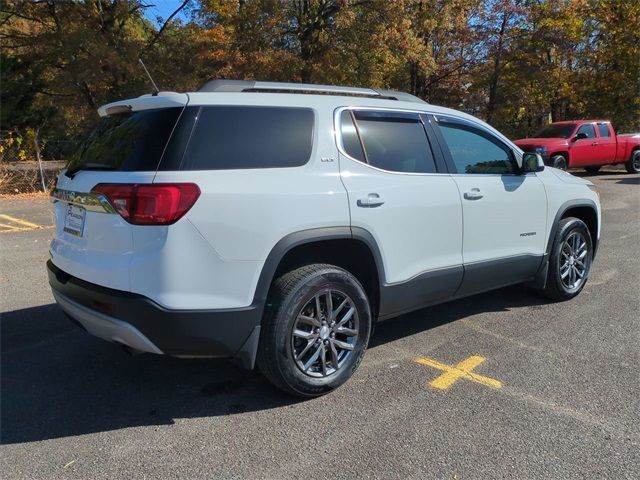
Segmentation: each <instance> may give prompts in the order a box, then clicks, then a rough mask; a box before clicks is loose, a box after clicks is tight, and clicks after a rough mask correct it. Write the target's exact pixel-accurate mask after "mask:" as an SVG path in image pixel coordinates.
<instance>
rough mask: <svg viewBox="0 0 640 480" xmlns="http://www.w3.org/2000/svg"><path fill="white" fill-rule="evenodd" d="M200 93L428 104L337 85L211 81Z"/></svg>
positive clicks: (410, 97) (405, 95) (392, 93)
mask: <svg viewBox="0 0 640 480" xmlns="http://www.w3.org/2000/svg"><path fill="white" fill-rule="evenodd" d="M198 92H265V93H266V92H270V93H301V94H304V93H307V94H324V95H346V96H354V97H370V98H379V99H381V100H382V99H384V100H400V101H403V102H414V103H426V102H425V101H424V100H421V99H420V98H418V97H416V96H414V95H411V94H409V93H405V92H396V91H393V90H374V89H373V88H358V87H342V86H336V85H316V84H313V83H284V82H257V81H254V80H209V81H208V82H206V83H204V85H202V86H201V87H200V88H199V89H198Z"/></svg>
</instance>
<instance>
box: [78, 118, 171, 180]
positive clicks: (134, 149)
mask: <svg viewBox="0 0 640 480" xmlns="http://www.w3.org/2000/svg"><path fill="white" fill-rule="evenodd" d="M182 109H183V108H182V107H171V108H160V109H153V110H140V111H137V112H131V113H121V114H117V115H110V116H107V117H102V118H101V119H100V122H99V123H98V126H97V127H96V128H95V129H94V130H93V131H92V132H91V133H90V134H89V136H88V137H87V139H86V140H85V141H84V142H83V143H82V144H81V145H80V148H79V149H78V150H77V151H76V153H75V154H74V155H73V156H72V157H71V160H70V161H69V164H68V165H67V169H68V171H77V170H121V171H134V170H135V171H155V170H156V169H157V167H158V163H159V162H160V157H161V156H162V152H163V151H164V147H165V145H166V144H167V141H168V140H169V137H170V136H171V132H172V130H173V127H174V126H175V124H176V121H177V120H178V117H179V116H180V112H181V111H182Z"/></svg>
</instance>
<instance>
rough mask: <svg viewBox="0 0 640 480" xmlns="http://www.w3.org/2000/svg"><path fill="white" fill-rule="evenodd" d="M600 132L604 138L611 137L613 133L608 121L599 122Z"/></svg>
mask: <svg viewBox="0 0 640 480" xmlns="http://www.w3.org/2000/svg"><path fill="white" fill-rule="evenodd" d="M598 133H599V134H600V137H602V138H604V137H610V136H611V134H610V133H609V125H608V124H606V123H599V124H598Z"/></svg>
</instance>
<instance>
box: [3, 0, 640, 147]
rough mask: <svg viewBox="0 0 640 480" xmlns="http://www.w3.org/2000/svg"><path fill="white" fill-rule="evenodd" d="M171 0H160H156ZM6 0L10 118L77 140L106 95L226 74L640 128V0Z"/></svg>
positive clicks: (504, 122) (477, 111) (497, 120)
mask: <svg viewBox="0 0 640 480" xmlns="http://www.w3.org/2000/svg"><path fill="white" fill-rule="evenodd" d="M156 1H160V0H156ZM178 7H179V9H180V10H179V12H176V15H175V16H174V17H173V18H171V19H169V20H168V21H165V20H166V19H164V20H163V21H160V22H155V21H153V19H149V18H148V15H147V14H146V13H145V11H146V9H148V8H149V7H148V6H147V3H145V1H140V0H86V1H83V2H71V1H59V0H48V1H46V0H40V1H38V0H31V1H26V0H25V1H21V0H13V1H11V0H8V1H4V2H2V3H0V41H1V45H2V54H1V55H2V57H1V61H2V64H1V72H2V82H1V94H2V115H1V119H0V121H1V126H0V129H1V130H4V131H6V130H11V131H25V130H29V131H35V132H38V134H39V135H40V137H41V138H43V139H63V138H64V139H71V140H73V139H76V138H77V137H78V136H81V135H83V134H84V133H85V132H86V130H87V129H88V128H90V127H91V126H92V125H93V124H94V123H95V121H96V120H97V114H96V112H95V109H96V107H97V106H99V105H101V104H103V103H105V102H108V101H111V100H115V99H121V98H127V97H132V96H137V95H140V94H142V93H148V92H149V91H150V85H149V83H148V80H147V78H146V76H145V75H144V72H143V71H142V70H141V68H140V66H139V64H138V58H142V59H143V60H144V61H145V63H146V65H147V66H148V68H149V70H150V71H151V72H152V73H153V76H154V78H155V80H156V83H158V85H159V86H160V88H161V89H163V90H175V91H184V90H193V89H196V88H197V87H198V86H199V85H200V84H202V83H203V82H204V81H205V80H207V79H210V78H236V79H259V80H272V81H291V82H313V83H328V84H342V85H353V86H371V87H382V88H392V89H397V90H403V91H408V92H411V93H413V94H415V95H418V96H420V97H422V98H423V99H425V100H426V101H428V102H430V103H434V104H438V105H445V106H450V107H453V108H457V109H461V110H464V111H467V112H470V113H472V114H474V115H477V116H479V117H481V118H483V119H485V120H487V121H489V122H490V123H491V124H493V125H494V126H496V127H497V128H499V129H501V130H503V131H504V132H505V133H507V134H508V135H511V136H513V137H521V136H524V135H526V134H528V133H531V132H532V131H533V130H535V129H536V128H538V127H539V126H540V125H541V124H543V123H546V122H549V121H551V120H561V119H568V118H587V117H598V118H611V119H612V120H613V121H614V123H615V124H616V126H617V128H618V129H619V130H621V131H638V130H640V2H638V1H637V0H430V1H428V0H425V1H410V0H395V1H383V0H379V1H378V0H359V1H356V0H353V1H352V0H295V1H257V0H234V1H231V0H186V1H185V2H184V3H183V4H181V5H180V4H179V5H178Z"/></svg>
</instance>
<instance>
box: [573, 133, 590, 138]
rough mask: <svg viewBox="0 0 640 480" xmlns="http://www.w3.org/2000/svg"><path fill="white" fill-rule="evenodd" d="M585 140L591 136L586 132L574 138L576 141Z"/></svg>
mask: <svg viewBox="0 0 640 480" xmlns="http://www.w3.org/2000/svg"><path fill="white" fill-rule="evenodd" d="M583 138H589V136H588V135H587V134H586V133H584V132H580V133H578V134H577V135H576V136H575V137H573V139H574V140H582V139H583Z"/></svg>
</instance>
